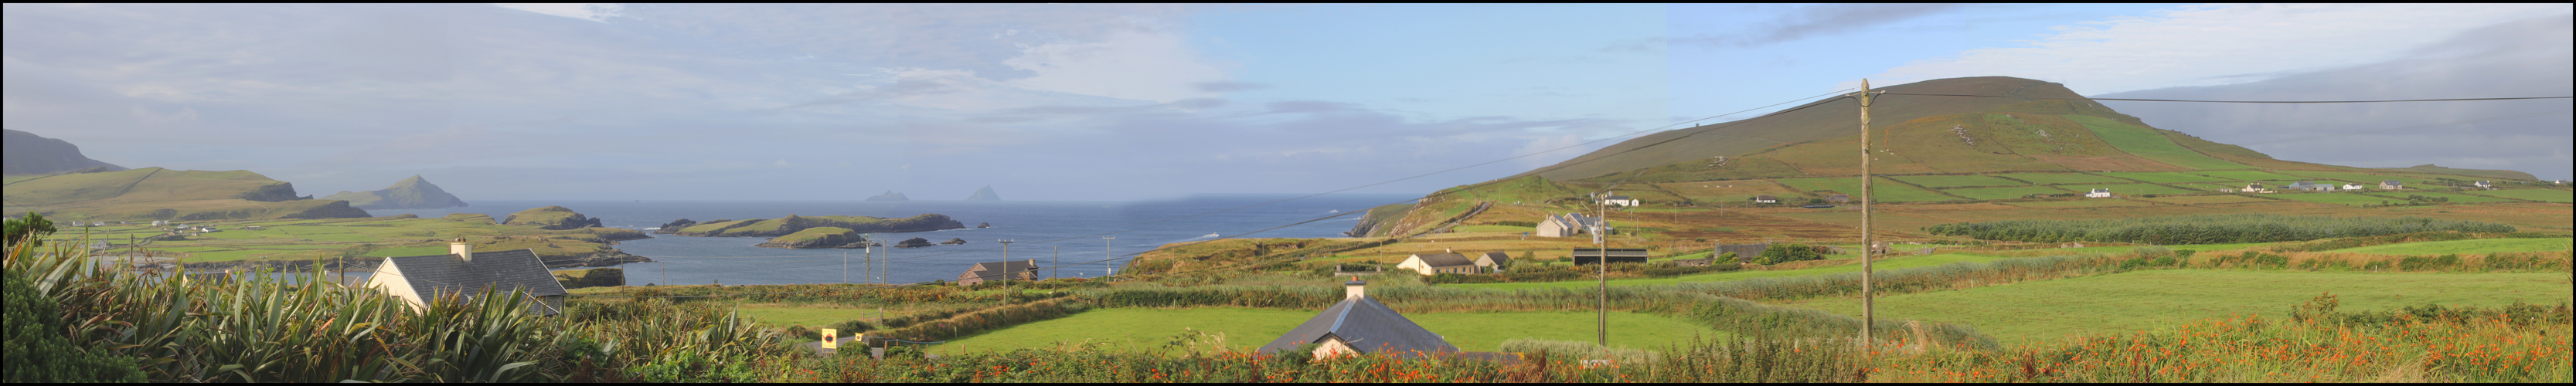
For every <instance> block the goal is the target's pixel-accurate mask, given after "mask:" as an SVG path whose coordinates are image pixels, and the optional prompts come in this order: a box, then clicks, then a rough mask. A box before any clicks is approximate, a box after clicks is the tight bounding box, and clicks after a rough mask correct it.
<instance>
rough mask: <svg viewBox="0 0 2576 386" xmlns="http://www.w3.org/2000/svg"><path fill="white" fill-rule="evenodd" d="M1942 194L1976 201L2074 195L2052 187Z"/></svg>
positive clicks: (1985, 189)
mask: <svg viewBox="0 0 2576 386" xmlns="http://www.w3.org/2000/svg"><path fill="white" fill-rule="evenodd" d="M1941 192H1942V193H1949V194H1951V195H1956V196H1960V197H1967V198H1974V199H1979V200H2001V199H2007V198H2022V197H2028V196H2030V195H2033V194H2061V193H2072V192H2068V191H2066V190H2065V189H2058V188H2051V187H2046V186H2013V187H2003V188H1965V189H1942V190H1941Z"/></svg>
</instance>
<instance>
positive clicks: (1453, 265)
mask: <svg viewBox="0 0 2576 386" xmlns="http://www.w3.org/2000/svg"><path fill="white" fill-rule="evenodd" d="M1395 268H1396V269H1405V270H1412V271H1414V272H1419V273H1421V274H1422V275H1423V276H1430V275H1437V274H1443V273H1475V271H1476V260H1475V259H1471V258H1468V257H1467V255H1462V254H1458V253H1457V252H1441V253H1424V254H1417V255H1413V256H1407V257H1405V258H1404V262H1401V263H1395Z"/></svg>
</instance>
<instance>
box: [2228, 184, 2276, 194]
mask: <svg viewBox="0 0 2576 386" xmlns="http://www.w3.org/2000/svg"><path fill="white" fill-rule="evenodd" d="M2236 191H2239V192H2246V193H2271V192H2272V190H2271V189H2266V188H2264V187H2263V184H2260V183H2247V184H2245V188H2244V189H2237V190H2236Z"/></svg>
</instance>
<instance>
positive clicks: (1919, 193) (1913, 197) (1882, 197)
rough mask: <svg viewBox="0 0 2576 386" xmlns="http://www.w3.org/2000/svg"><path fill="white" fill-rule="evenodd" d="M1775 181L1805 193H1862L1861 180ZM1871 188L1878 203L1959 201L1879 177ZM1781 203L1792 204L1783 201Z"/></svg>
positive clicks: (1805, 179)
mask: <svg viewBox="0 0 2576 386" xmlns="http://www.w3.org/2000/svg"><path fill="white" fill-rule="evenodd" d="M1775 181H1778V182H1780V184H1781V185H1788V186H1789V187H1790V188H1793V189H1798V190H1799V191H1805V192H1813V191H1819V190H1825V191H1833V192H1835V193H1843V194H1859V193H1860V179H1859V178H1848V177H1846V178H1835V177H1826V178H1793V179H1784V180H1775ZM1870 188H1871V189H1874V190H1875V191H1874V192H1872V193H1873V194H1871V195H1870V199H1872V200H1876V201H1878V202H1917V201H1948V200H1956V199H1959V198H1957V197H1950V196H1945V195H1941V193H1938V192H1933V191H1930V190H1924V189H1923V188H1917V187H1914V186H1913V185H1906V184H1900V183H1896V182H1895V181H1890V180H1888V179H1887V177H1879V178H1878V183H1876V184H1872V185H1871V186H1870ZM1784 200H1785V199H1784ZM1781 203H1782V204H1790V203H1791V202H1788V201H1782V202H1781Z"/></svg>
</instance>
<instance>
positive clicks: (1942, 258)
mask: <svg viewBox="0 0 2576 386" xmlns="http://www.w3.org/2000/svg"><path fill="white" fill-rule="evenodd" d="M2000 259H2007V257H2001V256H1993V255H1984V254H1966V253H1944V254H1938V255H1930V256H1894V257H1888V258H1886V259H1883V260H1879V261H1876V262H1871V263H1870V266H1871V268H1875V269H1879V270H1890V269H1898V268H1913V267H1929V266H1935V265H1942V264H1950V263H1959V262H1971V261H1980V262H1981V261H1993V260H2000ZM1838 260H1848V259H1838ZM1842 272H1860V264H1859V263H1858V261H1853V262H1851V263H1849V264H1842V265H1832V266H1823V267H1814V268H1806V269H1789V270H1777V271H1730V272H1718V273H1703V274H1696V275H1682V276H1675V277H1664V278H1653V279H1620V280H1611V281H1610V285H1615V286H1632V285H1661V284H1674V283H1684V282H1706V281H1728V280H1744V279H1752V278H1761V277H1787V276H1806V275H1822V274H1829V273H1842ZM1598 285H1600V283H1599V282H1594V281H1584V280H1576V281H1557V282H1534V283H1478V284H1443V285H1442V286H1446V287H1467V288H1493V289H1525V288H1592V287H1594V286H1598Z"/></svg>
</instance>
